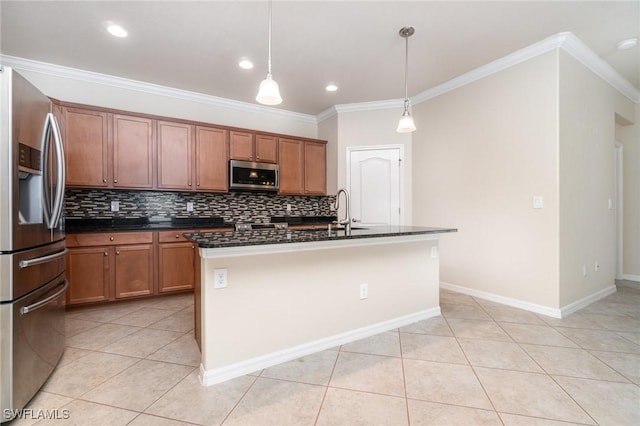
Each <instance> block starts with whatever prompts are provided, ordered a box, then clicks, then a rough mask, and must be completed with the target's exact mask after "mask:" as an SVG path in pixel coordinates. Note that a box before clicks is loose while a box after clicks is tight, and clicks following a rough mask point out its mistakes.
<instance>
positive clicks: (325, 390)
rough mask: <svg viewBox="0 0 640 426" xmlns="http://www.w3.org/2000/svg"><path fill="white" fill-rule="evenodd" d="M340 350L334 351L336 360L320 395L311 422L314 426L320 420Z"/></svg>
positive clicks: (340, 348)
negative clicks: (316, 410) (318, 404)
mask: <svg viewBox="0 0 640 426" xmlns="http://www.w3.org/2000/svg"><path fill="white" fill-rule="evenodd" d="M341 350H342V345H340V347H339V348H338V350H337V351H336V352H337V353H336V359H335V360H334V361H333V367H332V368H331V374H329V379H328V380H327V384H326V385H325V386H324V393H323V394H322V400H321V401H320V406H319V407H318V412H317V413H316V418H315V419H314V421H313V424H314V426H315V425H317V424H318V420H320V413H321V412H322V407H324V401H325V399H326V398H327V393H328V392H329V385H330V384H331V379H333V373H335V371H336V366H337V365H338V358H340V352H341Z"/></svg>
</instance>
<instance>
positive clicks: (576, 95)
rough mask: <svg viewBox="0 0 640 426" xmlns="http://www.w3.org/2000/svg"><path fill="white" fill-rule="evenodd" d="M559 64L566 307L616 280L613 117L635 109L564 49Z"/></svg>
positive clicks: (562, 293)
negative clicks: (610, 204)
mask: <svg viewBox="0 0 640 426" xmlns="http://www.w3.org/2000/svg"><path fill="white" fill-rule="evenodd" d="M559 65H560V67H559V77H560V80H559V81H560V84H559V96H560V115H559V118H560V169H559V171H560V306H566V305H568V304H570V303H573V302H575V301H577V300H580V299H582V298H584V297H587V296H589V295H591V294H594V293H596V292H598V291H600V290H604V289H606V288H608V287H610V286H612V285H614V280H615V267H616V263H615V260H616V257H615V253H616V211H615V208H614V206H613V205H612V206H611V208H609V200H611V202H612V203H613V200H615V173H614V171H615V168H614V149H615V138H616V135H615V120H616V113H618V114H621V115H627V116H628V115H629V113H630V112H631V113H633V103H632V102H631V101H629V100H628V99H627V98H625V97H624V96H623V95H621V94H620V93H618V92H617V91H616V90H615V89H613V88H612V87H611V86H610V85H609V84H607V83H606V82H604V81H603V80H602V79H601V78H599V77H598V76H596V75H595V74H593V73H592V72H591V71H590V70H588V69H587V68H585V67H584V66H583V65H582V64H581V63H579V62H578V61H577V60H576V59H574V58H573V57H572V56H569V55H568V54H567V53H565V52H563V51H560V63H559ZM630 185H631V187H635V188H636V189H637V188H638V185H637V184H636V185H633V183H631V182H630ZM596 263H598V265H599V270H597V271H596V267H595V264H596ZM583 267H584V268H585V269H586V276H585V275H584V273H585V272H584V269H583Z"/></svg>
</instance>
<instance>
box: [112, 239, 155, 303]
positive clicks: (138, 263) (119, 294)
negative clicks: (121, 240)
mask: <svg viewBox="0 0 640 426" xmlns="http://www.w3.org/2000/svg"><path fill="white" fill-rule="evenodd" d="M115 254H116V255H115V288H116V294H115V297H116V298H118V299H121V298H125V297H132V296H144V295H147V294H152V293H153V245H151V244H141V245H131V246H117V247H115Z"/></svg>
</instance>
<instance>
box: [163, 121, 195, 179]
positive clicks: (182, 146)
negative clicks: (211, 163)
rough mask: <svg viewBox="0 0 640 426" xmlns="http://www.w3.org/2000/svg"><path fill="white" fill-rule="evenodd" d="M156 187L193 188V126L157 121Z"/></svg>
mask: <svg viewBox="0 0 640 426" xmlns="http://www.w3.org/2000/svg"><path fill="white" fill-rule="evenodd" d="M157 126H158V131H157V135H158V189H184V190H191V189H193V171H192V164H193V138H192V136H193V126H190V125H188V124H181V123H172V122H168V121H158V125H157Z"/></svg>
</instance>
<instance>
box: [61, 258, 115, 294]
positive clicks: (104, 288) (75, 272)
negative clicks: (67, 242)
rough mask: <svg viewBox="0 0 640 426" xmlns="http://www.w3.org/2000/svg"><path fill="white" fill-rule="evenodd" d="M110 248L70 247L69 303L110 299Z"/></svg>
mask: <svg viewBox="0 0 640 426" xmlns="http://www.w3.org/2000/svg"><path fill="white" fill-rule="evenodd" d="M109 252H110V250H109V248H108V247H87V248H83V247H77V248H70V249H69V253H68V254H67V270H66V274H67V279H68V280H69V283H70V286H69V290H67V293H66V297H67V305H76V304H79V303H91V302H105V301H107V300H109V299H110V292H109V289H110V282H111V280H110V269H111V268H110V260H111V258H110V257H109V254H110V253H109Z"/></svg>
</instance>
